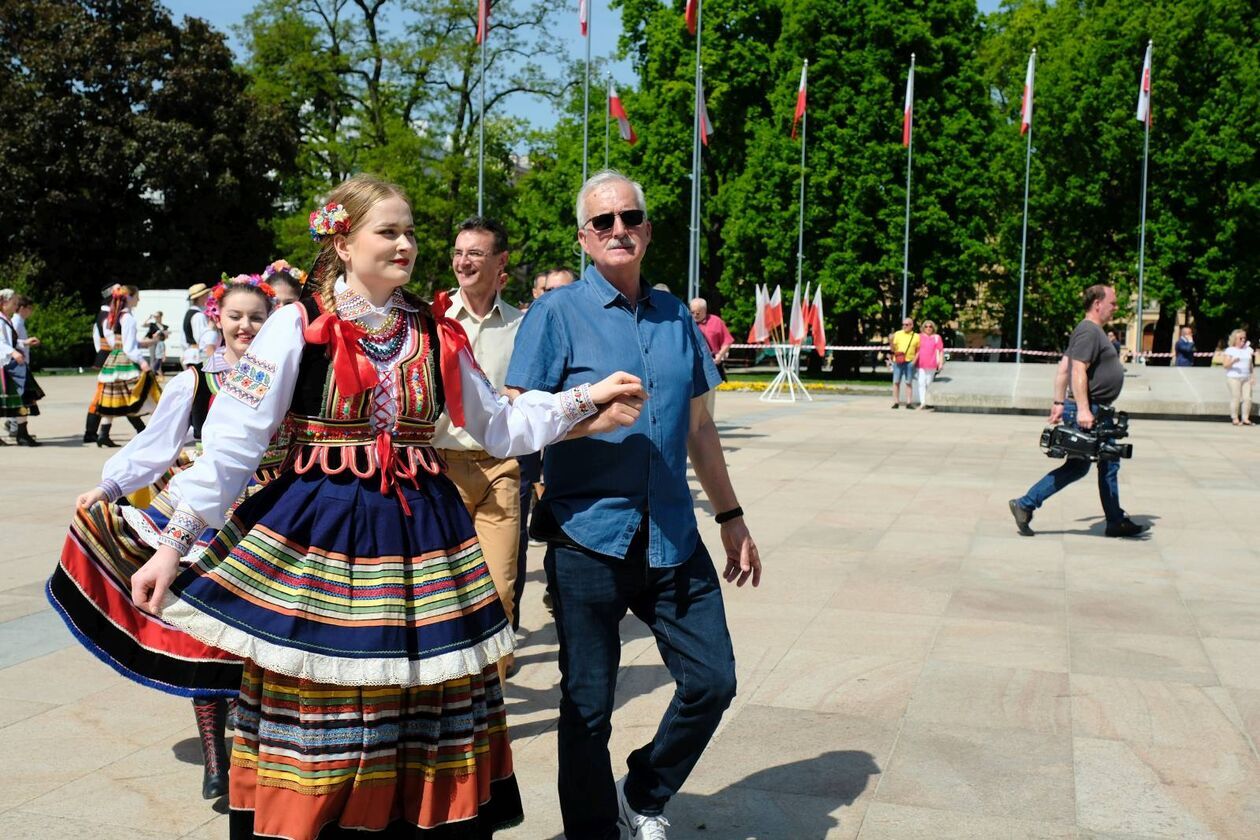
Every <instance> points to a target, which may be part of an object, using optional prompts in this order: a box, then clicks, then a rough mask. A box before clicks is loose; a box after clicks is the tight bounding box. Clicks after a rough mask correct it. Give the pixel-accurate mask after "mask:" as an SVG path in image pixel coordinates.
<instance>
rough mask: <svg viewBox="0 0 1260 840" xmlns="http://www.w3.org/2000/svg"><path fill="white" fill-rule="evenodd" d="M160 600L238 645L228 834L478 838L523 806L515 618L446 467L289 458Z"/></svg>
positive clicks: (171, 611) (219, 642)
mask: <svg viewBox="0 0 1260 840" xmlns="http://www.w3.org/2000/svg"><path fill="white" fill-rule="evenodd" d="M399 495H402V496H403V498H405V501H406V505H405V506H404V504H403V502H402V501H400V499H399ZM408 510H410V513H408V512H407V511H408ZM162 616H163V618H164V619H166V620H167V621H169V622H171V623H172V624H174V625H176V626H178V627H180V628H182V629H184V630H185V631H186V632H188V633H189V634H190V635H192V636H194V637H196V638H198V639H200V640H201V641H203V642H205V643H206V644H208V645H210V646H212V647H216V648H221V649H224V650H227V651H229V652H231V653H232V654H234V655H236V656H239V657H240V658H242V659H244V660H246V666H245V677H244V680H243V681H242V683H241V694H240V699H239V701H238V718H239V720H238V725H239V729H238V734H237V738H236V741H235V744H234V746H233V753H232V771H231V774H230V779H231V781H230V804H231V807H232V809H233V814H232V823H231V825H232V836H233V837H247V838H249V837H254V836H259V837H263V836H265V837H284V838H290V840H313V838H316V837H318V836H321V832H322V833H323V836H328V834H329V833H330V832H331V833H338V832H350V833H353V832H355V831H369V832H382V831H384V832H386V834H385V836H386V837H395V836H397V837H407V838H426V840H428V838H433V840H438V838H441V839H442V840H446V838H451V839H452V840H454V838H488V837H490V836H491V835H492V834H493V833H494V832H495V831H496V830H498V829H499V828H503V827H506V826H508V825H511V824H514V823H516V822H518V821H519V820H520V819H521V804H520V794H519V792H518V790H517V787H516V781H515V778H514V776H513V775H512V757H511V748H510V745H509V741H508V734H507V727H506V722H505V716H504V709H503V695H502V690H501V688H500V686H499V681H498V676H497V670H496V668H495V662H497V661H498V660H499V659H500V658H501V657H502V656H504V655H506V654H507V653H509V652H511V649H512V645H513V640H512V631H511V629H510V627H509V626H508V623H507V619H506V617H505V615H504V612H503V608H502V605H501V604H500V603H499V601H498V598H497V596H496V595H495V589H494V583H493V581H492V580H491V579H490V574H489V571H488V570H487V568H486V565H485V562H484V561H483V560H482V557H481V549H480V547H479V546H478V544H477V539H476V534H475V532H474V531H473V527H472V523H471V521H470V519H469V516H468V512H467V510H466V509H465V508H464V506H463V503H462V502H461V500H460V497H459V493H458V491H457V490H456V489H455V487H454V485H453V484H451V483H450V481H449V479H447V478H446V477H445V476H444V475H439V476H434V477H426V478H425V479H424V481H423V483H421V484H420V485H419V487H413V486H407V485H402V486H400V487H397V488H395V489H393V490H391V492H390V494H389V495H383V494H382V493H381V488H380V478H379V477H378V476H373V477H371V478H359V477H356V476H355V475H354V474H353V473H351V472H349V471H346V472H343V473H341V474H338V475H327V474H324V473H322V472H318V471H313V472H310V473H307V474H305V475H298V474H297V473H295V472H286V473H284V474H283V475H281V476H280V477H279V478H277V479H276V480H275V481H273V482H272V483H270V484H269V485H267V486H266V487H264V488H263V489H262V490H260V491H259V492H258V493H257V494H255V495H254V496H253V497H252V498H250V499H247V500H246V501H245V502H243V503H242V504H241V505H240V507H238V508H237V510H236V512H235V514H234V515H233V516H232V518H231V519H230V520H229V521H228V523H227V525H225V526H224V528H223V529H222V530H221V531H220V532H219V534H218V536H217V537H215V539H214V540H213V541H212V542H211V544H210V545H209V546H208V547H207V549H206V551H205V552H204V553H203V554H202V556H201V558H200V559H199V560H198V561H197V562H196V563H194V564H193V565H192V566H191V567H190V568H189V569H188V570H186V571H185V572H184V573H182V574H181V575H180V576H179V578H177V579H176V581H175V583H174V585H173V586H172V589H171V595H170V596H168V598H167V601H166V603H165V604H164V605H163V609H162ZM337 836H342V834H337ZM372 836H373V837H380V836H381V835H379V834H374V835H372Z"/></svg>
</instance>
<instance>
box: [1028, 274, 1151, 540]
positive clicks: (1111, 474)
mask: <svg viewBox="0 0 1260 840" xmlns="http://www.w3.org/2000/svg"><path fill="white" fill-rule="evenodd" d="M1084 302H1085V317H1084V319H1082V320H1081V322H1080V323H1079V324H1077V325H1076V329H1075V330H1073V331H1072V336H1071V338H1069V339H1068V347H1067V352H1066V353H1065V354H1064V357H1063V360H1062V361H1061V362H1060V363H1059V374H1058V376H1056V377H1055V388H1054V406H1053V407H1052V408H1051V409H1050V422H1051V423H1052V424H1053V423H1058V422H1060V421H1062V422H1063V423H1065V424H1067V425H1069V426H1075V427H1077V428H1080V429H1085V430H1088V429H1092V428H1093V427H1094V412H1095V411H1097V410H1098V407H1099V406H1105V405H1111V404H1112V403H1114V402H1115V401H1116V399H1117V398H1118V397H1119V396H1120V389H1121V388H1122V387H1124V367H1123V366H1122V365H1121V364H1120V355H1119V354H1118V353H1117V352H1116V348H1115V347H1114V346H1113V345H1112V343H1111V341H1109V340H1108V338H1107V333H1106V332H1105V331H1104V330H1103V324H1105V323H1107V321H1108V320H1110V318H1111V316H1112V314H1113V313H1115V311H1116V290H1115V289H1114V288H1112V287H1111V286H1104V285H1095V286H1090V287H1089V288H1088V289H1086V290H1085V301H1084ZM1069 381H1070V382H1071V388H1072V390H1071V394H1070V395H1069V394H1067V393H1065V392H1066V389H1067V385H1068V382H1069ZM1089 464H1090V462H1089V461H1088V460H1087V459H1084V458H1068V459H1067V460H1066V461H1064V462H1063V466H1061V467H1059V468H1058V469H1055V470H1051V471H1050V472H1049V473H1047V474H1046V475H1045V476H1044V477H1043V478H1042V479H1041V480H1040V481H1038V482H1037V483H1036V484H1034V485H1033V486H1032V487H1030V488H1029V489H1028V492H1027V493H1025V494H1024V495H1023V496H1021V497H1020V498H1018V499H1011V501H1010V503H1009V504H1010V508H1011V515H1012V516H1013V517H1015V527H1016V528H1018V529H1019V532H1020V533H1021V534H1023V535H1024V536H1026V537H1031V536H1033V530H1032V528H1031V527H1030V523H1031V522H1032V518H1033V511H1035V510H1036V509H1037V508H1039V507H1041V506H1042V505H1043V504H1045V501H1046V499H1049V498H1050V497H1051V496H1053V495H1054V494H1055V493H1058V492H1059V491H1060V490H1062V489H1063V488H1064V487H1067V486H1068V485H1069V484H1071V483H1072V482H1074V481H1077V480H1079V479H1081V478H1083V477H1084V476H1085V474H1086V473H1088V472H1089ZM1119 473H1120V462H1119V461H1118V460H1100V461H1098V496H1099V498H1100V499H1101V500H1102V506H1103V513H1104V514H1105V515H1106V517H1107V532H1106V533H1107V536H1109V537H1136V536H1137V535H1139V534H1141V533H1142V532H1143V531H1145V530H1146V526H1145V525H1139V524H1137V523H1136V522H1134V521H1133V520H1131V519H1129V517H1128V516H1126V515H1125V513H1124V509H1123V508H1122V507H1120V485H1119V481H1118V475H1119Z"/></svg>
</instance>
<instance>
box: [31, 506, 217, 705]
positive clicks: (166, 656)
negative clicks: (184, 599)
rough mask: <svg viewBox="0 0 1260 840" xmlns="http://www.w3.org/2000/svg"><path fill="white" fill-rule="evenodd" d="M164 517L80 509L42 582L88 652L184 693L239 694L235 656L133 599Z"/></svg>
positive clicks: (119, 509) (112, 508)
mask: <svg viewBox="0 0 1260 840" xmlns="http://www.w3.org/2000/svg"><path fill="white" fill-rule="evenodd" d="M165 524H166V514H165V513H163V512H162V511H161V510H158V509H157V508H152V509H149V510H144V511H142V510H139V509H137V508H134V507H126V506H120V505H116V504H109V503H106V502H97V503H96V504H94V505H92V506H91V507H90V508H81V509H79V510H78V511H76V512H75V516H74V521H73V522H72V523H71V524H70V533H69V534H68V535H67V536H66V541H65V544H64V545H63V546H62V549H61V560H60V562H59V563H58V564H57V568H56V569H55V570H54V571H53V574H52V577H50V578H49V579H48V584H47V586H46V587H45V589H46V594H47V596H48V600H49V602H50V603H51V604H52V606H53V608H54V609H55V610H56V612H57V613H58V614H59V615H60V616H61V618H62V620H64V621H65V622H66V626H67V627H68V628H69V629H70V632H71V633H72V634H73V635H74V637H75V638H76V639H78V640H79V642H80V643H82V645H83V646H84V647H85V648H86V649H87V650H88V651H89V652H90V653H92V654H93V655H94V656H96V657H97V658H98V659H100V660H101V661H102V662H104V663H105V664H107V665H109V666H110V667H111V668H113V669H114V670H115V671H117V672H118V673H120V674H122V675H123V676H125V677H127V678H128V679H132V680H135V681H136V682H138V683H141V684H142V685H147V686H149V687H151V688H156V689H158V690H160V691H164V692H166V693H168V694H174V695H178V696H181V697H234V696H236V694H237V692H238V690H239V689H240V685H241V662H240V660H239V659H238V658H237V657H234V656H232V655H231V654H228V653H225V652H224V651H221V650H218V649H217V648H213V647H211V646H209V645H207V644H205V643H203V642H200V641H197V640H196V639H194V638H192V637H191V636H189V635H188V634H186V633H184V632H183V631H182V630H179V629H177V628H175V627H172V626H171V625H170V624H167V623H166V622H164V621H162V620H161V619H160V618H157V617H156V616H153V615H151V614H149V613H147V612H145V611H144V610H142V609H140V608H139V607H137V606H135V605H134V604H132V603H131V576H132V575H133V574H134V573H135V572H136V570H137V569H139V568H140V567H141V566H142V565H144V562H145V561H146V560H148V559H149V558H150V557H152V556H153V551H154V548H153V542H154V540H153V537H154V536H156V535H157V534H159V533H161V531H162V528H164V527H165ZM206 536H211V537H212V536H213V532H210V533H209V534H208V535H206ZM207 542H208V540H207Z"/></svg>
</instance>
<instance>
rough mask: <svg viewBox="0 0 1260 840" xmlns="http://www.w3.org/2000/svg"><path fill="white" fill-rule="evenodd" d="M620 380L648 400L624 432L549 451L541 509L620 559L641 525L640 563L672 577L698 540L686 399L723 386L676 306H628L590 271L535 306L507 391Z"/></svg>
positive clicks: (582, 540)
mask: <svg viewBox="0 0 1260 840" xmlns="http://www.w3.org/2000/svg"><path fill="white" fill-rule="evenodd" d="M619 370H622V371H625V372H627V373H632V374H634V375H635V376H638V377H640V378H641V379H642V380H643V386H644V387H645V388H646V389H647V391H648V394H649V399H648V401H647V402H646V403H645V404H644V406H643V413H642V414H641V415H640V416H639V419H638V421H636V422H635V424H634V425H633V426H629V427H627V428H621V429H617V430H616V431H613V432H607V433H604V434H599V435H591V436H589V437H585V438H579V439H577V440H567V441H562V442H560V443H556V444H552V445H551V446H549V447H547V450H546V454H545V455H544V457H543V481H544V482H545V483H546V486H547V490H546V495H545V497H544V498H545V500H546V502H547V503H548V505H549V506H550V508H551V511H552V513H553V514H554V516H555V518H556V523H557V524H558V525H559V526H560V527H561V528H562V529H563V530H564V532H565V534H567V535H568V536H569V538H570V539H572V540H573V541H574V542H576V543H577V544H578V545H581V546H583V547H585V548H587V549H590V550H591V551H594V552H598V553H600V554H606V555H610V556H613V557H622V558H624V557H625V556H626V552H627V549H628V548H629V547H630V540H631V539H632V538H633V537H634V534H635V531H636V530H638V528H639V524H640V522H641V521H642V520H643V515H644V514H645V513H646V514H647V527H648V551H647V554H648V564H649V565H650V566H654V567H663V566H676V565H678V564H680V563H683V562H684V561H686V560H687V559H688V558H689V557H690V556H691V554H692V552H694V551H695V548H696V541H697V540H698V539H699V535H698V534H697V532H696V515H695V512H694V511H693V509H692V498H691V490H690V488H689V487H688V486H687V434H688V430H689V428H690V422H691V399H692V398H693V397H698V396H700V395H702V394H704V393H705V392H707V391H708V390H709V389H711V388H713V387H714V386H715V385H717V383H718V382H720V381H721V377H720V376H719V375H718V372H717V368H716V367H714V365H713V358H712V356H711V355H710V354H709V349H708V345H707V344H706V343H705V340H704V338H703V336H701V335H700V330H699V329H698V328H697V327H696V324H695V321H694V320H692V318H691V313H690V312H688V311H687V307H686V306H684V305H683V302H682V301H681V300H679V299H678V298H676V297H674V296H673V295H671V294H669V293H668V292H662V291H658V290H656V289H651V288H649V287H648V286H647V285H646V284H644V285H643V286H641V287H640V293H639V300H638V301H637V305H636V306H634V307H631V305H630V302H629V301H628V300H626V298H625V296H624V295H622V294H621V293H620V292H618V291H617V290H616V289H615V288H614V287H613V285H612V284H611V283H609V282H608V281H607V280H605V279H604V277H603V275H601V274H600V273H599V271H598V270H597V269H596V268H595V267H594V266H590V267H588V268H587V269H586V273H585V274H584V275H583V276H582V279H581V280H579V281H578V282H576V283H572V284H570V285H568V286H562V287H561V288H559V289H555V290H554V291H551V292H548V293H547V294H545V295H543V296H542V297H541V298H539V299H538V300H536V301H534V302H533V303H532V304H531V305H530V307H529V311H528V312H527V313H526V314H525V320H524V321H522V322H521V327H520V331H519V332H518V333H517V335H516V345H515V347H514V348H513V350H512V362H511V364H510V365H509V366H508V375H507V384H508V385H509V386H510V387H513V388H519V389H521V390H525V391H536V390H541V391H550V392H556V391H560V390H563V389H565V388H572V387H574V386H576V385H581V384H582V383H583V382H591V383H594V382H598V381H599V380H601V379H603V378H604V377H606V376H609V375H610V374H613V373H616V372H617V371H619Z"/></svg>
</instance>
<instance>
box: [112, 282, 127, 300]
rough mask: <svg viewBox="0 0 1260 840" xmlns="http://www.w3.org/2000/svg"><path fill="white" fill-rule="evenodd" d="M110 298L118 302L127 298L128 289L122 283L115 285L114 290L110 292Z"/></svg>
mask: <svg viewBox="0 0 1260 840" xmlns="http://www.w3.org/2000/svg"><path fill="white" fill-rule="evenodd" d="M109 296H110V297H112V298H114V299H115V300H117V299H118V298H125V297H126V296H127V287H126V286H124V285H122V284H121V283H115V284H114V288H113V289H112V290H111V291H110V293H109Z"/></svg>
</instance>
